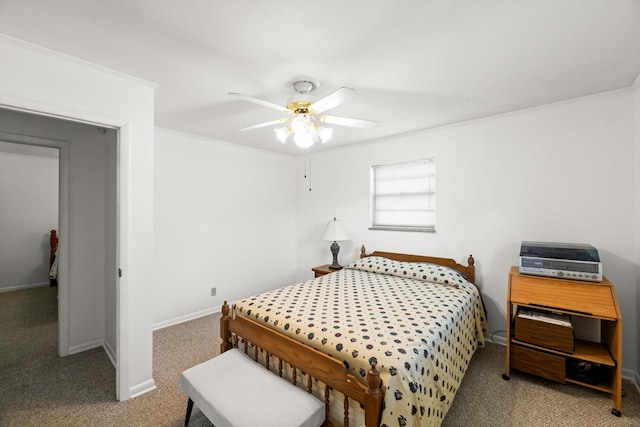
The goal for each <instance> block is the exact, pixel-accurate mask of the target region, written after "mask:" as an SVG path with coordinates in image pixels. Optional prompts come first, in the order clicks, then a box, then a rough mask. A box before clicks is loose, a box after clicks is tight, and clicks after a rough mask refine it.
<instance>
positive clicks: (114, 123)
mask: <svg viewBox="0 0 640 427" xmlns="http://www.w3.org/2000/svg"><path fill="white" fill-rule="evenodd" d="M10 102H11V103H10V104H8V103H1V102H0V108H4V109H7V110H13V111H19V112H24V113H30V114H36V115H39V116H45V117H52V118H57V119H62V120H67V121H74V122H80V123H85V124H90V125H94V126H102V127H110V128H114V129H116V131H117V147H116V153H117V154H116V165H115V167H116V180H117V184H116V186H117V188H116V205H117V208H116V209H117V212H116V268H118V269H120V270H124V271H129V268H128V267H129V263H128V259H129V229H130V225H129V217H130V203H129V186H130V174H129V167H130V144H131V124H130V122H128V121H127V120H123V119H120V118H114V117H110V116H105V115H97V114H95V113H90V112H86V111H78V110H76V109H69V108H66V107H62V106H60V105H51V104H46V105H43V104H40V103H36V104H35V105H34V104H33V103H32V102H31V101H28V100H24V99H16V98H13V97H12V99H11V100H10ZM3 136H4V137H6V138H7V139H5V140H6V141H8V142H17V143H24V144H32V145H47V144H51V143H52V142H51V141H53V143H54V144H56V143H57V144H59V145H60V147H58V148H60V166H59V167H60V190H59V191H60V207H59V209H60V213H59V225H60V242H61V243H60V252H59V255H60V259H61V263H60V278H59V281H58V286H59V287H60V285H62V286H61V287H60V289H58V292H59V293H60V294H61V295H62V297H61V298H59V301H58V319H59V321H58V328H59V333H58V353H59V354H60V356H66V355H68V354H69V286H68V277H67V273H68V271H69V266H68V260H69V248H68V242H69V180H70V176H69V167H70V161H71V160H70V155H69V142H68V141H66V143H65V141H56V140H46V139H44V138H35V137H28V136H20V135H16V134H10V133H2V132H0V137H3ZM35 139H39V143H38V142H36V143H34V142H33V141H34V140H35ZM29 140H31V141H32V142H29ZM47 141H48V142H47ZM116 283H117V286H116V341H117V343H116V346H117V348H116V390H115V393H116V400H120V401H124V400H128V399H129V398H131V397H132V396H131V389H130V384H129V363H128V361H129V356H130V346H129V315H128V309H129V299H130V298H129V297H130V296H129V293H128V292H127V290H128V289H129V286H128V275H127V274H125V275H122V276H121V277H120V276H119V275H117V278H116Z"/></svg>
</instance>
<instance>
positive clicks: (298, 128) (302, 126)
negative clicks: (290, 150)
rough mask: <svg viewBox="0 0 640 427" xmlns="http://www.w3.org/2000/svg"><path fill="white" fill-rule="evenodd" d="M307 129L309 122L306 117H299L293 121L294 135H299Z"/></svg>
mask: <svg viewBox="0 0 640 427" xmlns="http://www.w3.org/2000/svg"><path fill="white" fill-rule="evenodd" d="M306 129H307V120H306V118H305V115H304V114H303V115H298V116H296V117H295V118H294V119H293V120H291V130H292V131H293V133H295V134H298V133H301V132H304V131H305V130H306Z"/></svg>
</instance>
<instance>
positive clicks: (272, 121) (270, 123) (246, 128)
mask: <svg viewBox="0 0 640 427" xmlns="http://www.w3.org/2000/svg"><path fill="white" fill-rule="evenodd" d="M288 121H289V119H288V118H286V117H285V118H282V119H278V120H271V121H270V122H264V123H259V124H257V125H253V126H247V127H244V128H242V129H238V130H241V131H243V130H252V129H260V128H264V127H267V126H274V125H278V124H280V123H286V122H288Z"/></svg>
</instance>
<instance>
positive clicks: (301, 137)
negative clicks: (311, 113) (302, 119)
mask: <svg viewBox="0 0 640 427" xmlns="http://www.w3.org/2000/svg"><path fill="white" fill-rule="evenodd" d="M293 140H294V142H295V143H296V145H297V146H298V147H300V148H309V147H311V146H312V145H313V136H312V134H311V132H300V133H294V134H293Z"/></svg>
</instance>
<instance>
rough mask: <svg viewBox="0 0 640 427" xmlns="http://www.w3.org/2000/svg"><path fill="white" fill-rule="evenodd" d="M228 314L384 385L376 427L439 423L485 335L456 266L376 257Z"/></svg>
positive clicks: (474, 295) (478, 306)
mask: <svg viewBox="0 0 640 427" xmlns="http://www.w3.org/2000/svg"><path fill="white" fill-rule="evenodd" d="M233 315H242V316H247V317H250V318H252V319H254V320H258V321H261V322H263V323H264V324H265V325H266V326H268V327H271V328H273V329H277V330H279V331H280V332H282V333H284V334H286V335H288V336H290V337H292V338H294V339H297V340H298V341H302V342H304V343H306V344H307V345H309V346H311V347H313V348H315V349H317V350H320V351H323V352H324V353H326V354H328V355H330V356H332V357H335V358H337V359H339V360H342V361H343V362H345V365H346V366H347V368H348V369H349V370H350V371H351V372H352V373H354V374H355V375H356V376H357V377H358V378H361V379H362V381H363V382H364V381H365V376H366V371H367V369H368V367H369V361H370V360H371V359H375V360H376V362H377V368H378V370H379V371H380V374H381V377H382V380H383V384H384V385H386V387H387V392H386V395H385V409H384V411H383V414H382V422H381V426H384V427H395V426H439V425H440V424H441V422H442V419H443V418H444V416H445V415H446V413H447V411H448V409H449V407H450V406H451V403H452V402H453V398H454V396H455V394H456V392H457V390H458V387H459V386H460V383H461V381H462V377H463V376H464V374H465V372H466V370H467V367H468V365H469V361H470V360H471V357H472V356H473V354H474V352H475V350H476V349H477V348H478V347H479V346H482V345H484V337H485V335H486V331H487V325H486V319H485V315H484V308H483V307H482V302H481V299H480V296H479V292H478V290H477V288H476V287H475V286H474V285H473V284H471V283H469V282H468V281H467V280H465V278H464V277H463V276H462V275H461V274H460V273H458V272H456V271H455V270H451V269H449V268H447V267H441V266H437V265H434V264H427V263H403V262H398V261H392V260H389V259H386V258H380V257H368V258H363V259H361V260H358V261H356V262H354V263H353V264H351V265H350V266H348V267H345V268H344V269H342V270H339V271H337V272H335V273H332V274H328V275H325V276H322V277H318V278H316V279H313V280H310V281H307V282H303V283H299V284H296V285H292V286H287V287H284V288H280V289H276V290H274V291H271V292H267V293H264V294H260V295H256V296H253V297H250V298H247V299H245V300H242V301H240V302H237V303H236V304H234V307H233Z"/></svg>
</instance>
